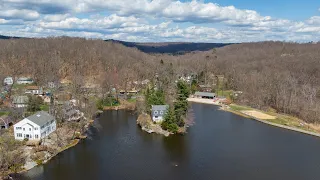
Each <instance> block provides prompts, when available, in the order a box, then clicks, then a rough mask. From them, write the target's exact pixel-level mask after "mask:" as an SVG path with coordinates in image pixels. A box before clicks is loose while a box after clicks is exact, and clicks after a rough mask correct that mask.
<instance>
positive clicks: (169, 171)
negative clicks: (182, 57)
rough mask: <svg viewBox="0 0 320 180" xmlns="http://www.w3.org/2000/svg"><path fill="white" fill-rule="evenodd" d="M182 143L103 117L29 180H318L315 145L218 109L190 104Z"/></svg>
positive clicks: (121, 117)
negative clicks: (189, 121) (191, 115)
mask: <svg viewBox="0 0 320 180" xmlns="http://www.w3.org/2000/svg"><path fill="white" fill-rule="evenodd" d="M191 107H192V109H193V112H194V121H195V124H194V125H193V126H192V127H190V128H189V129H188V133H187V134H185V135H174V136H170V137H164V136H161V135H156V134H148V133H146V132H144V131H142V130H141V129H140V128H139V127H138V126H137V125H136V118H137V116H136V115H135V114H133V113H132V112H130V111H122V110H120V111H107V112H105V113H104V114H102V116H101V117H100V118H99V119H98V120H97V121H95V123H94V125H93V126H92V127H90V129H89V131H88V139H86V140H84V141H83V142H81V143H80V144H78V145H77V146H76V147H74V148H71V149H69V150H67V151H64V152H62V153H61V154H59V155H58V156H56V157H54V158H53V159H52V160H51V161H50V162H49V163H48V164H45V165H42V166H38V167H36V168H34V169H32V170H30V171H28V172H27V173H25V174H24V175H23V176H24V179H35V180H70V179H75V180H88V179H92V180H95V179H98V180H100V179H101V180H104V179H107V180H127V179H128V180H164V179H165V180H177V179H185V180H189V179H190V180H200V179H217V180H229V179H230V180H257V179H259V180H302V179H303V180H319V179H320V139H319V138H316V137H313V136H309V135H304V134H301V133H297V132H293V131H289V130H285V129H281V128H277V127H272V126H268V125H266V124H263V123H260V122H257V121H254V120H250V119H247V118H244V117H241V116H237V115H235V114H232V113H229V112H224V111H220V110H218V107H216V106H212V105H204V104H195V103H194V104H191Z"/></svg>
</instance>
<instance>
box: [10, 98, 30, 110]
mask: <svg viewBox="0 0 320 180" xmlns="http://www.w3.org/2000/svg"><path fill="white" fill-rule="evenodd" d="M28 102H29V98H28V96H14V97H13V101H12V104H13V106H14V107H15V108H23V107H27V106H28Z"/></svg>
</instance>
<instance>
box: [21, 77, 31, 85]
mask: <svg viewBox="0 0 320 180" xmlns="http://www.w3.org/2000/svg"><path fill="white" fill-rule="evenodd" d="M17 84H33V79H32V78H26V77H21V78H19V79H18V80H17Z"/></svg>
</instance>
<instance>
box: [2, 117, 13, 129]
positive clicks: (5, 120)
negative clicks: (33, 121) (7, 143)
mask: <svg viewBox="0 0 320 180" xmlns="http://www.w3.org/2000/svg"><path fill="white" fill-rule="evenodd" d="M12 124H13V118H12V117H11V116H8V115H4V116H1V117H0V129H8V128H9V126H11V125H12Z"/></svg>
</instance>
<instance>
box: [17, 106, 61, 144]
mask: <svg viewBox="0 0 320 180" xmlns="http://www.w3.org/2000/svg"><path fill="white" fill-rule="evenodd" d="M13 127H14V137H15V139H16V140H24V139H29V140H40V139H42V138H45V137H47V136H48V135H49V134H51V133H52V132H54V131H55V130H56V120H55V118H54V117H53V116H51V115H50V114H48V113H47V112H44V111H39V112H37V113H35V114H34V115H32V116H29V117H27V118H24V119H23V120H21V121H20V122H18V123H17V124H15V125H13Z"/></svg>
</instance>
